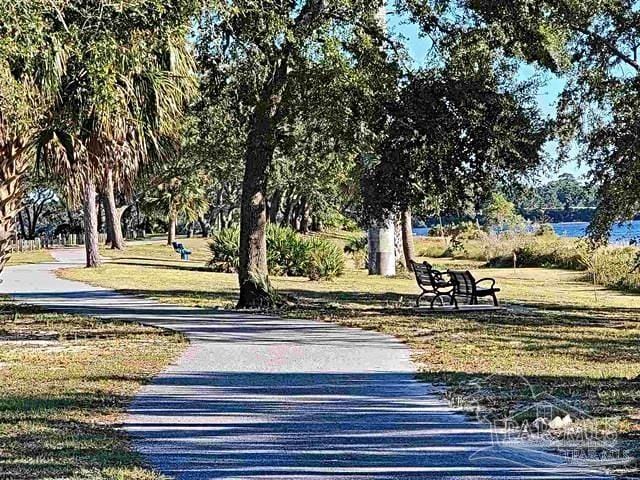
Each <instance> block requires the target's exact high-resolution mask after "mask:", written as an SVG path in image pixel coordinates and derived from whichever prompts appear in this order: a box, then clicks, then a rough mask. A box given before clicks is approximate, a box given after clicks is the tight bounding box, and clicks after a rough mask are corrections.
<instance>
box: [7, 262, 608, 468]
mask: <svg viewBox="0 0 640 480" xmlns="http://www.w3.org/2000/svg"><path fill="white" fill-rule="evenodd" d="M54 255H55V257H56V259H57V260H58V261H59V262H60V263H57V264H39V265H24V266H19V267H12V268H9V269H7V270H6V272H5V273H4V274H3V279H4V281H3V284H2V290H3V292H5V293H10V294H12V295H14V296H15V297H17V298H18V299H20V300H21V301H24V302H28V303H33V304H38V305H41V306H43V307H45V308H47V309H51V310H57V311H64V312H71V313H79V314H86V315H93V316H98V317H102V318H109V319H124V320H131V321H137V322H142V323H145V324H151V325H156V326H161V327H166V328H171V329H175V330H178V331H180V332H183V333H184V334H185V335H187V337H189V339H190V341H191V345H190V347H189V348H188V349H187V351H186V352H185V354H184V355H183V356H182V357H181V358H180V359H179V360H178V362H177V363H176V364H175V365H172V366H171V367H170V368H169V369H168V370H167V371H166V372H164V373H163V374H162V375H160V376H159V377H158V378H157V379H156V380H155V381H154V382H153V384H151V385H148V386H146V387H145V388H144V389H143V390H142V391H141V392H140V395H139V396H138V398H137V399H136V400H135V402H134V403H133V405H132V406H131V409H130V415H129V417H128V419H127V421H126V425H125V428H126V429H127V430H128V431H129V432H130V433H131V434H132V435H133V436H134V437H135V439H136V447H137V448H138V449H139V450H140V451H141V452H143V454H144V455H145V456H146V457H147V459H148V460H149V461H150V463H151V464H152V465H154V466H155V467H156V468H158V469H159V470H160V471H162V472H163V473H166V474H168V475H171V476H175V477H177V478H179V479H207V478H226V479H232V478H233V479H267V478H268V479H272V480H273V479H286V480H292V479H343V478H344V479H347V478H348V479H352V480H353V479H376V480H378V479H425V478H449V479H462V478H464V479H471V478H473V479H490V478H513V479H516V478H519V479H520V478H521V479H526V478H576V479H578V478H606V477H603V476H593V477H591V476H589V472H587V471H586V470H576V469H573V470H572V469H569V468H566V467H564V466H563V465H562V458H560V457H556V456H553V455H549V454H544V453H542V452H536V451H533V450H531V449H527V448H525V447H526V446H525V445H522V444H520V445H518V446H517V448H505V447H495V446H493V445H492V441H491V431H490V429H489V428H488V426H485V425H481V424H478V423H476V422H471V421H469V420H468V419H467V418H466V417H465V416H463V415H461V414H459V413H457V412H455V411H454V410H452V409H450V408H449V407H448V406H447V405H446V403H444V402H443V401H442V400H441V399H440V396H439V395H438V393H437V392H436V390H435V389H434V387H432V386H430V385H428V384H424V383H420V382H417V381H416V380H415V379H414V372H415V370H414V367H413V365H412V364H411V361H410V358H409V349H408V348H407V347H406V346H404V345H403V344H401V343H400V342H398V341H397V340H395V339H393V338H391V337H388V336H385V335H381V334H378V333H373V332H366V331H362V330H358V329H349V328H343V327H339V326H336V325H332V324H329V323H322V322H315V321H304V320H282V319H279V318H275V317H270V316H264V315H247V314H244V313H237V312H224V311H216V310H201V309H194V308H181V307H174V306H170V305H164V304H158V303H155V302H153V301H150V300H146V299H141V298H134V297H128V296H124V295H120V294H117V293H115V292H113V291H110V290H106V289H102V288H97V287H91V286H88V285H85V284H82V283H77V282H71V281H68V280H62V279H59V278H57V277H56V276H55V273H54V272H55V270H56V269H58V268H61V267H63V266H72V265H76V266H77V265H78V264H82V262H83V251H81V250H59V251H54ZM592 473H593V472H592Z"/></svg>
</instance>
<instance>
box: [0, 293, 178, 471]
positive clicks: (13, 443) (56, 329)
mask: <svg viewBox="0 0 640 480" xmlns="http://www.w3.org/2000/svg"><path fill="white" fill-rule="evenodd" d="M185 346H186V342H185V341H184V339H183V337H181V336H179V335H177V334H173V333H168V332H165V331H162V330H158V329H154V328H148V327H142V326H139V325H135V324H131V323H122V322H106V321H99V320H94V319H90V318H84V317H78V316H71V315H60V314H45V313H41V312H39V311H37V310H34V309H28V308H26V307H15V306H13V305H11V304H9V303H6V302H3V303H2V309H1V310H0V385H2V388H1V389H0V478H2V479H16V480H18V479H20V480H23V479H62V478H73V479H87V480H107V479H109V480H154V479H160V478H164V477H161V476H160V475H159V474H156V473H154V472H153V471H151V470H149V469H147V468H145V466H144V465H143V464H142V462H141V460H140V458H139V457H138V456H137V454H135V453H133V451H132V450H131V448H130V445H129V443H128V441H127V438H126V437H125V436H124V435H123V434H122V433H121V432H119V431H118V430H117V427H118V425H119V424H120V422H121V420H122V415H123V413H124V410H125V408H126V406H127V404H128V403H129V401H130V400H131V399H132V397H133V396H134V395H135V393H136V392H137V390H138V389H139V388H140V386H141V385H142V384H144V383H146V382H147V381H148V380H149V379H150V378H151V377H152V376H154V375H155V374H157V373H158V372H160V371H161V370H163V369H164V368H165V367H166V366H167V365H168V364H169V363H170V362H171V361H172V360H173V359H174V358H176V357H177V356H178V355H179V353H180V352H181V351H182V350H183V349H184V348H185Z"/></svg>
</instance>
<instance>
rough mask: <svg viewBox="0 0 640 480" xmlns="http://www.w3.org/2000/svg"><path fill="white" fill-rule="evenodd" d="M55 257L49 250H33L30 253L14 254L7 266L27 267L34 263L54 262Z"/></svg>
mask: <svg viewBox="0 0 640 480" xmlns="http://www.w3.org/2000/svg"><path fill="white" fill-rule="evenodd" d="M52 261H53V257H52V256H51V254H50V253H49V251H48V250H44V249H43V250H32V251H28V252H13V253H12V254H11V257H10V258H9V262H8V263H7V266H8V267H10V266H12V265H26V264H32V263H47V262H52Z"/></svg>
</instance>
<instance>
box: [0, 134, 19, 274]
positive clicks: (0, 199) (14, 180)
mask: <svg viewBox="0 0 640 480" xmlns="http://www.w3.org/2000/svg"><path fill="white" fill-rule="evenodd" d="M0 128H2V125H1V124H0ZM1 139H2V137H0V140H1ZM22 152H23V145H22V144H21V143H20V142H12V141H8V142H7V143H4V144H3V143H2V142H1V141H0V272H1V271H2V270H3V269H4V266H5V264H6V263H7V261H8V260H9V257H10V256H11V250H12V242H13V239H14V238H15V231H14V229H15V223H16V215H18V212H19V211H20V187H21V181H20V180H21V177H22V175H23V173H24V164H23V159H22Z"/></svg>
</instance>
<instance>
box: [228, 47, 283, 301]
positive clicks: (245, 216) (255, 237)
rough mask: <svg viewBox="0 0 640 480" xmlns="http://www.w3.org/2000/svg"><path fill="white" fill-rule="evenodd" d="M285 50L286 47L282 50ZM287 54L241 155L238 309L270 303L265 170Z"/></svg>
mask: <svg viewBox="0 0 640 480" xmlns="http://www.w3.org/2000/svg"><path fill="white" fill-rule="evenodd" d="M285 52H288V49H285ZM288 64H289V54H288V53H284V54H283V56H282V58H281V59H280V62H279V63H278V65H277V66H276V68H275V70H274V72H273V76H272V77H271V79H270V81H269V83H268V84H267V85H265V88H264V90H263V91H262V94H261V100H260V102H259V103H258V105H257V106H256V108H255V110H254V112H253V118H252V119H251V129H250V131H249V135H248V137H247V145H246V150H245V155H244V161H245V170H244V177H243V180H242V198H241V201H240V268H239V269H238V280H239V283H240V298H239V300H238V308H262V307H270V306H272V305H273V298H272V296H271V294H270V292H269V272H268V268H267V238H266V231H265V230H266V225H267V201H266V195H267V170H268V168H269V165H270V164H271V161H272V160H273V154H274V152H275V148H276V138H275V132H276V129H277V126H278V123H279V121H280V119H281V111H280V103H281V101H282V95H283V93H284V90H285V88H286V85H287V77H288V71H287V70H288V66H289V65H288Z"/></svg>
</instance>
